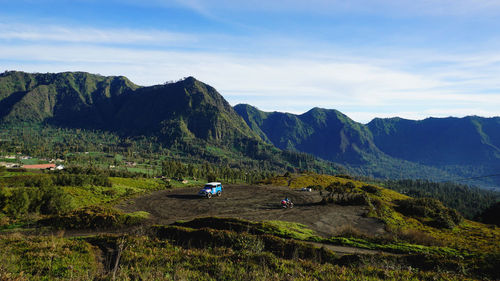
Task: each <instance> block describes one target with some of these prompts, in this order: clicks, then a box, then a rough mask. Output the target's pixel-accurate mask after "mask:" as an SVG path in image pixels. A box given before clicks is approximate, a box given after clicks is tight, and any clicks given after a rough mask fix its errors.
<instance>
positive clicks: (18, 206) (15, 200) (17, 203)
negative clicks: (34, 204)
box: [7, 188, 30, 217]
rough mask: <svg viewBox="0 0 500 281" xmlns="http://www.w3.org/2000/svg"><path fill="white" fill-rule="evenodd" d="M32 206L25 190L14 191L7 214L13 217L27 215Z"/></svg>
mask: <svg viewBox="0 0 500 281" xmlns="http://www.w3.org/2000/svg"><path fill="white" fill-rule="evenodd" d="M29 205H30V199H29V196H28V193H27V192H26V190H25V189H24V188H18V189H14V190H13V191H12V195H11V196H10V197H9V199H8V203H7V213H8V214H9V215H11V216H13V217H18V216H19V215H22V214H26V213H27V212H28V209H29Z"/></svg>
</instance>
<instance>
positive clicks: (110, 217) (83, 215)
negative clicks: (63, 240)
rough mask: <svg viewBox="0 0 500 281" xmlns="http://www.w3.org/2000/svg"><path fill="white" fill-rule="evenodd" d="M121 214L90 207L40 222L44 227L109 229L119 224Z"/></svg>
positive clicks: (106, 209) (107, 209) (111, 210)
mask: <svg viewBox="0 0 500 281" xmlns="http://www.w3.org/2000/svg"><path fill="white" fill-rule="evenodd" d="M120 215H121V213H119V212H118V211H116V210H113V209H110V208H103V207H98V206H90V207H85V208H82V209H78V210H74V211H72V212H70V213H66V214H63V215H56V216H53V217H50V218H48V219H45V220H42V221H41V223H42V224H44V225H50V226H53V227H57V228H66V229H89V228H90V229H96V228H111V227H113V226H116V225H118V224H119V221H120V220H119V217H120Z"/></svg>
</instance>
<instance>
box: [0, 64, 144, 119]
mask: <svg viewBox="0 0 500 281" xmlns="http://www.w3.org/2000/svg"><path fill="white" fill-rule="evenodd" d="M137 88H139V87H138V86H136V85H134V84H133V83H132V82H130V81H129V80H128V79H127V78H125V77H122V76H118V77H104V76H100V75H93V74H89V73H84V72H65V73H58V74H53V73H47V74H30V73H24V72H5V73H3V74H1V75H0V122H2V123H9V124H16V123H23V122H27V123H42V122H44V123H49V124H57V125H62V126H70V127H83V128H103V127H106V125H107V124H108V122H109V120H110V119H112V118H113V115H114V113H115V112H116V110H117V108H118V106H119V104H117V103H116V101H117V97H119V96H121V95H122V94H124V93H127V92H130V91H133V90H135V89H137Z"/></svg>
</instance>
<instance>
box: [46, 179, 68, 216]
mask: <svg viewBox="0 0 500 281" xmlns="http://www.w3.org/2000/svg"><path fill="white" fill-rule="evenodd" d="M73 208H74V203H73V198H72V197H71V196H70V195H68V194H67V193H66V192H64V190H63V189H62V188H61V187H54V186H52V187H48V188H46V189H45V190H44V194H43V197H42V204H41V205H40V212H41V213H42V214H46V215H51V214H62V213H66V212H69V211H70V210H72V209H73Z"/></svg>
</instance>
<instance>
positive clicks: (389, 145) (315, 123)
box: [235, 104, 500, 186]
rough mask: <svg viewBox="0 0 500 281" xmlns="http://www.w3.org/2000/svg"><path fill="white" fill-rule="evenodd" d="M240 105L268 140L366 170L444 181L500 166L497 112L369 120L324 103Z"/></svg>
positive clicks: (490, 171) (355, 169) (493, 180)
mask: <svg viewBox="0 0 500 281" xmlns="http://www.w3.org/2000/svg"><path fill="white" fill-rule="evenodd" d="M235 110H236V111H237V112H238V113H239V114H240V115H241V116H242V117H243V119H244V120H245V121H246V122H247V124H248V125H249V126H250V128H251V129H252V130H254V132H256V133H257V134H259V135H260V136H261V138H262V139H264V140H266V141H268V142H269V143H272V144H274V145H275V146H277V147H279V148H281V149H288V150H295V151H301V152H306V153H310V154H313V155H315V156H317V157H320V158H323V159H327V160H330V161H334V162H340V163H343V164H345V165H347V166H349V167H350V168H351V171H352V172H355V173H357V174H361V175H367V176H375V177H382V178H387V177H388V178H405V177H406V178H427V179H432V180H438V181H443V180H454V179H459V178H464V177H477V176H483V175H489V174H495V173H497V174H498V173H499V172H500V149H499V148H500V118H498V117H497V118H481V117H475V116H473V117H465V118H428V119H425V120H422V121H413V120H405V119H401V118H390V119H374V120H373V121H371V122H370V123H368V124H367V125H364V124H361V123H357V122H354V121H353V120H351V119H350V118H349V117H347V116H345V115H344V114H342V113H340V112H338V111H336V110H328V109H320V108H314V109H311V110H310V111H308V112H306V113H304V114H301V115H294V114H289V113H280V112H263V111H260V110H258V109H257V108H255V107H252V106H250V105H246V104H240V105H236V106H235ZM485 180H486V181H485ZM485 180H483V179H481V181H482V182H478V181H476V182H474V183H479V184H483V185H489V186H491V185H497V186H498V185H499V184H500V177H498V178H493V177H492V178H485Z"/></svg>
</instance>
